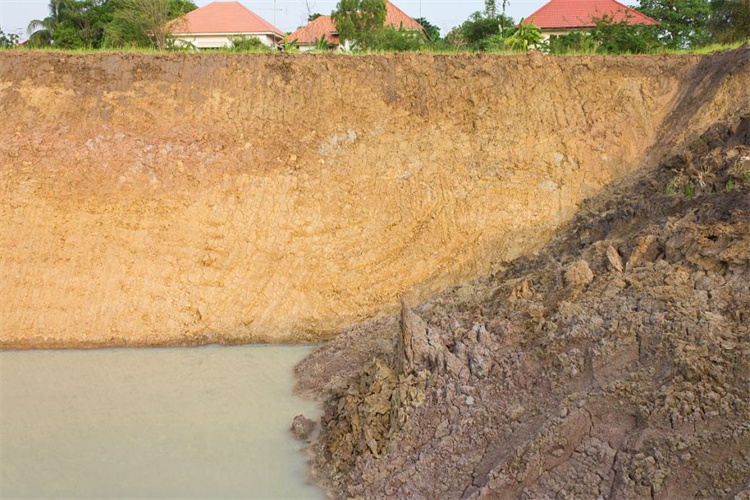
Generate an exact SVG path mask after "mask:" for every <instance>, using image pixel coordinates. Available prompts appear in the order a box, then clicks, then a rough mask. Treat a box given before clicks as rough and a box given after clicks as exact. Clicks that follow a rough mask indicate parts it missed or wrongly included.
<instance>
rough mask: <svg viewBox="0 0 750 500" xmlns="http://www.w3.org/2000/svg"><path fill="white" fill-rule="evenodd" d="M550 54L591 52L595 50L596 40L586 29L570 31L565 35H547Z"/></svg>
mask: <svg viewBox="0 0 750 500" xmlns="http://www.w3.org/2000/svg"><path fill="white" fill-rule="evenodd" d="M549 52H550V54H576V53H577V54H580V53H584V54H591V53H594V52H596V42H595V41H594V38H593V37H592V36H591V33H589V32H588V31H571V32H570V33H568V34H566V35H559V36H558V35H552V36H551V37H549Z"/></svg>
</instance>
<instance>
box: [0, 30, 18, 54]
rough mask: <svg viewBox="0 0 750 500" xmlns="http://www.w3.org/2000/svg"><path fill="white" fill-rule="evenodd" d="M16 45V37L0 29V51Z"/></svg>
mask: <svg viewBox="0 0 750 500" xmlns="http://www.w3.org/2000/svg"><path fill="white" fill-rule="evenodd" d="M16 45H18V35H16V34H15V33H5V32H3V30H2V29H0V49H9V48H12V47H15V46H16Z"/></svg>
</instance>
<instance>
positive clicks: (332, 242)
mask: <svg viewBox="0 0 750 500" xmlns="http://www.w3.org/2000/svg"><path fill="white" fill-rule="evenodd" d="M747 60H748V51H747V50H744V49H743V50H738V51H734V52H733V53H731V54H729V55H727V54H719V55H709V56H659V57H605V58H599V57H596V58H594V57H571V58H548V57H474V56H428V55H420V56H398V57H395V56H372V57H333V56H330V57H329V56H315V57H310V56H298V57H291V56H283V57H282V56H273V55H269V56H262V55H252V56H232V55H226V56H222V55H184V54H172V55H164V56H152V55H137V54H109V55H105V54H102V55H87V56H70V55H61V54H44V53H21V52H19V53H13V52H4V53H0V123H2V124H3V126H2V127H1V128H0V162H1V163H0V219H1V220H2V224H0V292H1V293H2V297H3V300H2V301H0V346H2V347H52V346H61V347H62V346H108V345H166V344H195V343H204V342H248V341H274V342H278V341H287V342H288V341H299V340H313V339H321V338H326V337H329V336H331V335H333V334H334V333H335V332H336V331H338V329H340V328H341V327H344V326H347V325H351V324H353V323H355V322H356V321H358V320H362V319H365V318H368V317H371V316H372V315H374V314H379V313H388V312H393V311H395V310H396V308H397V307H398V306H397V304H398V298H399V297H402V296H405V297H407V298H408V299H409V300H410V301H411V302H413V303H416V302H418V301H420V300H422V299H424V298H426V297H428V296H430V295H431V294H433V293H435V292H436V291H438V290H440V289H442V288H444V287H446V286H449V285H451V284H453V283H456V282H458V281H460V280H462V279H468V278H473V277H476V276H480V275H483V274H487V273H490V272H493V271H496V270H497V269H499V268H500V266H501V265H502V263H503V262H505V261H508V260H510V259H513V258H516V257H519V256H521V255H524V254H525V253H527V252H529V251H531V250H534V249H538V248H539V247H540V246H541V245H543V244H544V243H545V242H547V241H548V240H549V238H550V237H551V236H552V235H553V234H554V233H555V231H556V229H557V228H558V227H559V226H560V225H561V224H563V223H565V222H566V221H568V220H569V219H570V218H571V217H572V216H573V214H574V213H575V211H576V210H577V207H578V206H579V204H580V203H581V201H582V200H584V199H586V198H589V197H591V196H592V195H595V194H596V193H598V192H599V191H600V190H601V188H602V187H603V186H604V185H605V184H607V183H609V182H611V181H613V180H616V179H618V178H621V177H622V176H624V175H627V174H628V173H630V172H634V171H636V170H638V169H639V168H640V167H641V166H642V165H643V164H644V163H647V162H648V161H651V160H652V159H653V158H657V157H660V156H661V155H663V154H665V153H666V152H667V151H669V150H671V149H673V147H674V146H675V145H677V144H680V143H681V142H683V141H684V140H686V139H689V137H690V136H691V135H694V134H697V133H700V131H701V130H703V129H704V128H705V126H706V125H707V124H709V123H713V121H715V120H716V119H717V117H720V116H724V115H727V114H731V113H732V112H734V111H735V110H736V109H737V108H738V106H739V103H742V102H746V101H747V100H748V88H749V87H750V85H748V66H747ZM675 106H678V107H679V108H680V109H685V110H688V111H689V113H686V114H685V113H683V114H680V115H670V112H671V111H672V110H673V109H675ZM660 137H661V138H662V139H664V138H667V139H668V140H666V141H664V140H661V141H660V140H657V138H660ZM655 144H656V147H654V145H655Z"/></svg>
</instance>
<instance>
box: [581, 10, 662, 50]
mask: <svg viewBox="0 0 750 500" xmlns="http://www.w3.org/2000/svg"><path fill="white" fill-rule="evenodd" d="M594 23H595V24H596V27H594V28H593V29H592V30H591V32H590V33H591V38H592V39H593V40H594V42H595V43H596V46H597V47H596V51H597V52H598V53H600V54H644V53H648V52H653V51H655V50H656V49H657V48H658V47H659V46H660V45H661V44H660V43H659V40H658V39H657V30H656V26H648V25H644V24H636V25H631V24H628V22H627V20H625V19H623V20H622V21H619V22H615V20H614V18H612V16H607V15H604V16H602V18H601V19H594Z"/></svg>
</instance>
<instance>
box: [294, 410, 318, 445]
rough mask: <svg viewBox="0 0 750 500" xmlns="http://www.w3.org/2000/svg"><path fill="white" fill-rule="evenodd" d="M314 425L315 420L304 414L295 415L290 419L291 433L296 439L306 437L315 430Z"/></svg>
mask: <svg viewBox="0 0 750 500" xmlns="http://www.w3.org/2000/svg"><path fill="white" fill-rule="evenodd" d="M315 425H316V424H315V422H313V421H312V420H310V419H309V418H307V417H305V416H304V415H297V416H296V417H294V420H292V434H293V435H294V437H295V438H297V439H308V438H309V437H310V435H311V434H312V432H313V431H314V430H315Z"/></svg>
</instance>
